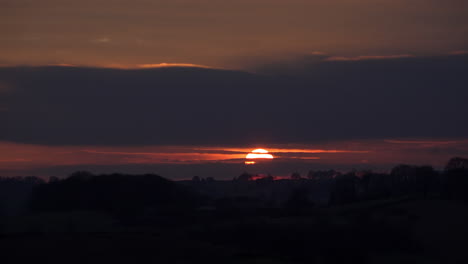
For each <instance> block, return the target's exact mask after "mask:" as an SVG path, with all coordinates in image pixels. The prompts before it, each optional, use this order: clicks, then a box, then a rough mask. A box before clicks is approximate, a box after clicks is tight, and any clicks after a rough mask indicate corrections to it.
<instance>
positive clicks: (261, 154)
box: [245, 149, 273, 164]
mask: <svg viewBox="0 0 468 264" xmlns="http://www.w3.org/2000/svg"><path fill="white" fill-rule="evenodd" d="M245 158H246V159H248V160H252V159H273V155H271V154H270V153H268V150H266V149H254V150H252V151H251V152H250V153H249V154H247V156H245ZM246 164H254V163H247V162H246Z"/></svg>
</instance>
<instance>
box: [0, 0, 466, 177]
mask: <svg viewBox="0 0 468 264" xmlns="http://www.w3.org/2000/svg"><path fill="white" fill-rule="evenodd" d="M0 33H1V34H0V124H1V129H0V176H2V175H4V176H14V175H38V176H43V177H46V176H59V177H63V176H66V175H68V174H70V173H71V172H73V171H75V170H78V169H86V170H90V171H93V172H99V173H104V172H116V171H117V172H128V173H146V172H152V173H158V174H161V175H162V176H167V177H169V178H172V179H184V178H191V177H192V176H194V175H195V174H197V175H199V176H212V177H216V178H224V179H229V178H232V177H233V176H236V175H239V174H241V173H242V172H243V171H244V170H251V171H256V170H257V171H259V172H266V171H268V172H269V173H272V174H275V175H281V176H283V175H287V174H288V173H291V172H293V171H295V170H297V171H300V172H301V173H303V174H305V173H306V172H307V171H308V170H310V169H325V168H327V169H333V168H334V169H342V170H348V169H351V168H360V169H365V168H370V169H374V170H389V169H391V167H392V166H395V165H398V164H400V163H411V164H418V165H426V164H429V165H433V166H435V167H437V168H442V167H443V165H444V163H445V162H447V161H448V159H449V158H451V157H453V156H465V157H466V156H468V144H467V142H468V141H467V140H468V136H467V135H468V122H467V121H468V120H467V113H468V105H467V104H466V101H467V99H468V89H467V88H466V87H468V85H467V84H468V75H467V74H466V72H467V69H468V2H467V1H465V0H446V1H436V0H405V1H403V0H392V1H390V0H372V1H370V0H326V1H325V0H316V1H310V0H308V1H306V0H288V1H279V0H268V1H267V0H251V1H246V0H237V1H215V0H199V1H191V0H170V1H169V0H152V1H150V0H133V1H128V0H93V1H91V0H82V1H67V0H61V1H59V0H42V1H35V0H0ZM258 147H262V148H266V149H269V150H270V151H271V152H272V153H273V155H274V156H275V157H276V158H275V159H274V161H273V162H269V163H266V164H263V165H261V166H260V165H259V166H257V167H254V166H250V167H245V164H244V163H243V160H244V157H245V155H246V154H247V153H249V152H250V150H252V149H254V148H258ZM297 150H301V151H297Z"/></svg>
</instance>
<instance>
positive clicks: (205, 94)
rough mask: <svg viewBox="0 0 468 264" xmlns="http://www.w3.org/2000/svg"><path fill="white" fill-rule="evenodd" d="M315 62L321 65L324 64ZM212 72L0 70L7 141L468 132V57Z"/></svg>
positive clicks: (193, 140)
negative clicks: (4, 88)
mask: <svg viewBox="0 0 468 264" xmlns="http://www.w3.org/2000/svg"><path fill="white" fill-rule="evenodd" d="M318 57H319V58H318ZM289 65H294V67H290V66H286V67H284V65H281V64H275V65H266V66H265V67H263V71H262V73H268V74H266V75H265V74H250V73H246V72H240V71H227V70H216V69H206V68H189V67H168V68H157V69H140V70H118V69H102V68H80V67H2V68H0V83H6V84H8V85H9V87H14V89H12V90H10V91H9V92H8V94H6V95H4V96H3V95H2V99H1V101H0V102H1V103H2V105H4V107H7V108H8V111H6V112H5V111H0V123H1V124H2V126H3V128H2V129H1V130H0V140H3V141H15V142H24V143H37V144H62V145H80V144H81V145H84V144H87V145H92V144H98V145H144V144H163V145H164V144H167V145H169V144H172V145H173V144H181V145H182V144H194V145H196V144H204V145H219V144H224V145H226V144H245V145H247V144H262V143H307V142H317V141H324V140H341V139H359V138H406V137H412V138H415V137H432V138H434V137H445V138H449V137H464V136H466V135H468V120H467V113H468V104H466V101H467V99H468V89H467V88H466V87H468V86H467V84H468V75H467V74H466V70H467V66H468V56H467V55H457V56H455V55H453V56H439V57H414V58H412V57H408V58H392V59H384V58H380V59H379V58H373V59H372V60H347V61H330V60H326V57H325V56H322V55H312V56H305V57H303V58H301V59H299V60H297V61H295V62H294V63H290V64H289Z"/></svg>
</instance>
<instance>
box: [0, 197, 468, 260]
mask: <svg viewBox="0 0 468 264" xmlns="http://www.w3.org/2000/svg"><path fill="white" fill-rule="evenodd" d="M467 223H468V210H467V207H466V205H464V204H463V203H460V202H456V201H447V200H409V199H399V200H377V201H368V202H361V203H354V204H351V205H344V206H334V207H329V208H314V209H300V210H290V209H289V210H286V209H265V208H264V209H261V210H260V209H259V210H251V209H245V210H231V211H227V210H210V209H209V208H207V209H206V210H205V209H199V210H193V211H184V212H172V213H166V214H165V216H156V215H154V214H152V215H148V216H144V217H140V218H138V219H132V220H131V221H124V222H122V221H121V220H117V219H115V218H113V217H111V216H109V215H106V214H101V213H93V212H83V211H81V212H61V213H37V214H30V215H23V216H17V217H12V218H8V219H7V221H4V222H3V226H2V229H3V230H4V232H2V234H1V236H0V250H1V258H2V263H31V262H38V261H40V262H44V261H45V263H465V261H466V260H467V259H468V251H467V250H466V246H467V245H468V225H467Z"/></svg>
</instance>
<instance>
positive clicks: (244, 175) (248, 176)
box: [237, 172, 252, 181]
mask: <svg viewBox="0 0 468 264" xmlns="http://www.w3.org/2000/svg"><path fill="white" fill-rule="evenodd" d="M251 179H252V175H251V174H249V173H247V172H244V173H242V174H241V175H239V177H237V180H238V181H249V180H251Z"/></svg>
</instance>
